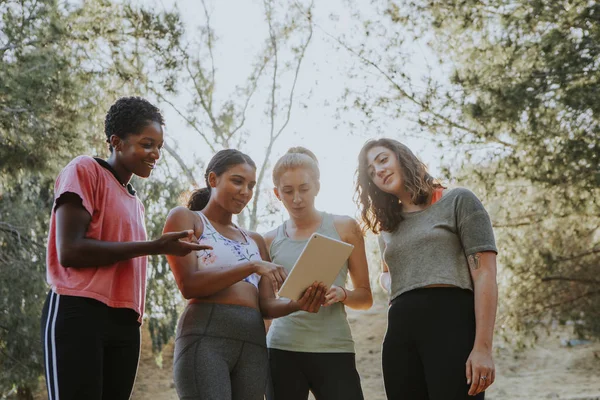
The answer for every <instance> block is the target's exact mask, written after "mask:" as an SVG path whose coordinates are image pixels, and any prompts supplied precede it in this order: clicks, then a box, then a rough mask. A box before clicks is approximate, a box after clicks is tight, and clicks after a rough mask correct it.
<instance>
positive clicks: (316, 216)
mask: <svg viewBox="0 0 600 400" xmlns="http://www.w3.org/2000/svg"><path fill="white" fill-rule="evenodd" d="M322 218H323V217H322V215H321V213H320V212H319V211H318V210H317V209H316V208H313V209H312V211H310V213H308V214H307V215H305V216H303V217H293V216H291V215H290V227H291V228H294V229H295V230H297V231H303V230H306V229H310V228H313V227H314V226H315V225H317V226H318V225H320V224H321V219H322Z"/></svg>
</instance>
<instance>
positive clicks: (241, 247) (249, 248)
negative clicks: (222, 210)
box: [196, 211, 261, 289]
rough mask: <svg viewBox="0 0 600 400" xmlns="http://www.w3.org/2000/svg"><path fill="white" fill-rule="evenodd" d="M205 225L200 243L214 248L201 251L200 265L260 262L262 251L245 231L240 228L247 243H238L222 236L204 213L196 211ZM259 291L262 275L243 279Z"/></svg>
mask: <svg viewBox="0 0 600 400" xmlns="http://www.w3.org/2000/svg"><path fill="white" fill-rule="evenodd" d="M196 212H197V213H198V215H200V218H202V222H203V223H204V232H202V236H200V239H198V243H200V244H204V245H208V246H211V247H212V250H200V251H198V252H197V254H198V263H200V265H202V266H204V267H208V268H210V267H231V266H233V265H237V264H241V263H244V262H248V261H260V260H261V256H260V251H259V250H258V246H257V245H256V242H255V241H254V240H252V238H251V237H250V236H248V234H246V232H245V231H244V230H243V229H240V228H238V230H239V231H240V232H242V235H243V236H244V239H245V241H246V243H243V242H238V241H236V240H232V239H229V238H226V237H225V236H223V235H221V234H220V233H219V232H218V231H217V230H216V229H215V228H214V227H213V226H212V224H211V223H210V221H209V220H208V218H206V216H205V215H204V214H202V212H200V211H196ZM236 227H237V226H236ZM243 281H244V282H248V283H250V284H252V285H254V286H255V287H256V288H257V289H258V282H259V281H260V275H258V274H252V275H249V276H247V277H245V278H244V279H243Z"/></svg>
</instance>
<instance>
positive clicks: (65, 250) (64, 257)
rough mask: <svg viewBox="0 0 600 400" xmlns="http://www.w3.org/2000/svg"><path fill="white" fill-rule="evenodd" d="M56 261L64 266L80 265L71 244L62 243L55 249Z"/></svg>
mask: <svg viewBox="0 0 600 400" xmlns="http://www.w3.org/2000/svg"><path fill="white" fill-rule="evenodd" d="M57 253H58V254H57V255H58V262H59V263H60V265H62V266H63V267H65V268H78V267H80V265H79V263H78V260H79V257H77V254H76V251H75V250H74V249H73V248H72V247H71V246H66V245H62V246H60V247H59V248H58V249H57Z"/></svg>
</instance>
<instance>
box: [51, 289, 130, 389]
mask: <svg viewBox="0 0 600 400" xmlns="http://www.w3.org/2000/svg"><path fill="white" fill-rule="evenodd" d="M137 319H138V314H137V313H136V312H135V311H133V310H131V309H126V308H111V307H108V306H107V305H105V304H104V303H101V302H99V301H97V300H93V299H88V298H85V297H76V296H65V295H59V294H56V293H54V292H53V291H50V293H48V297H47V298H46V303H45V304H44V309H43V311H42V326H41V334H42V344H43V348H44V369H45V370H46V387H47V389H48V399H49V400H71V399H73V400H75V399H76V400H80V399H86V400H121V399H122V400H127V399H129V397H130V396H131V391H132V389H133V383H134V381H135V374H136V372H137V366H138V360H139V355H140V324H139V322H138V321H137Z"/></svg>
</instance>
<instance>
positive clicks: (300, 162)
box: [273, 146, 321, 186]
mask: <svg viewBox="0 0 600 400" xmlns="http://www.w3.org/2000/svg"><path fill="white" fill-rule="evenodd" d="M295 168H306V169H308V170H309V171H310V173H311V175H312V177H313V178H314V179H315V181H317V182H319V179H320V178H321V172H320V171H319V161H318V160H317V156H315V153H313V152H312V151H310V150H308V149H307V148H304V147H301V146H296V147H291V148H290V149H289V150H288V151H287V153H285V154H284V155H283V156H281V158H280V159H279V160H277V162H276V163H275V167H273V184H274V185H275V186H279V178H281V175H282V174H283V173H284V172H285V171H288V170H290V169H295Z"/></svg>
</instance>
